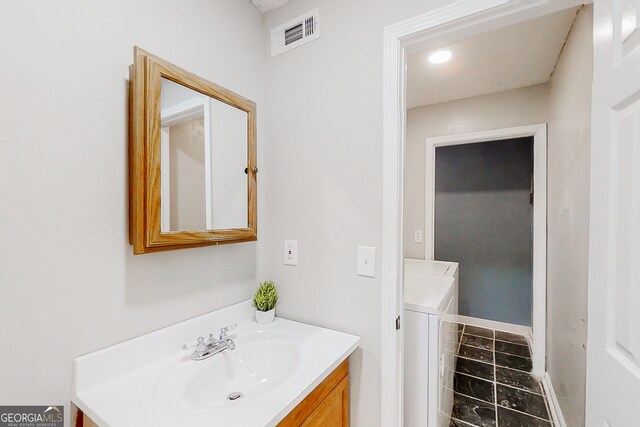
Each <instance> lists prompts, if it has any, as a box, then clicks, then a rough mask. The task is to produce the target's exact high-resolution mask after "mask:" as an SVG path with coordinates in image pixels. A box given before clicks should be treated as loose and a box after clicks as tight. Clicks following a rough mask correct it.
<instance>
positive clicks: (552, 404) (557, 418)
mask: <svg viewBox="0 0 640 427" xmlns="http://www.w3.org/2000/svg"><path fill="white" fill-rule="evenodd" d="M542 386H543V387H544V392H545V393H546V394H547V400H548V402H549V410H550V411H551V417H552V418H553V423H554V425H555V426H558V427H567V423H566V421H565V420H564V416H563V415H562V409H560V403H559V402H558V396H556V392H555V390H554V389H553V384H552V383H551V377H550V376H549V373H548V372H546V373H545V374H544V377H543V378H542Z"/></svg>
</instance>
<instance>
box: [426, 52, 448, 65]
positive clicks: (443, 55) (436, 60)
mask: <svg viewBox="0 0 640 427" xmlns="http://www.w3.org/2000/svg"><path fill="white" fill-rule="evenodd" d="M451 56H452V55H451V51H450V50H438V51H436V52H433V53H432V54H431V55H429V62H431V63H432V64H444V63H445V62H447V61H448V60H450V59H451Z"/></svg>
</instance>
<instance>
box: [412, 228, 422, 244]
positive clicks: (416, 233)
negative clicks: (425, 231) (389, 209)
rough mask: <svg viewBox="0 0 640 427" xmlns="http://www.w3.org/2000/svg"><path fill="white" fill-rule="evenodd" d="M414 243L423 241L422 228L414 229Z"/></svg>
mask: <svg viewBox="0 0 640 427" xmlns="http://www.w3.org/2000/svg"><path fill="white" fill-rule="evenodd" d="M413 243H422V230H413Z"/></svg>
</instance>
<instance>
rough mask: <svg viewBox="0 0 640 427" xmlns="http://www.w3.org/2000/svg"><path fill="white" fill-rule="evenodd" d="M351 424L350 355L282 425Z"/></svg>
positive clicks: (338, 426)
mask: <svg viewBox="0 0 640 427" xmlns="http://www.w3.org/2000/svg"><path fill="white" fill-rule="evenodd" d="M348 425H349V359H347V360H345V361H344V362H342V363H341V364H340V366H338V367H337V368H336V369H335V370H334V371H333V372H332V373H331V374H329V376H328V377H327V378H326V379H325V380H324V381H323V382H322V383H320V385H319V386H317V387H316V388H315V389H314V390H313V391H312V392H311V393H309V395H308V396H307V397H305V399H304V400H303V401H302V402H300V403H299V404H298V406H296V407H295V408H294V409H293V411H291V412H290V413H289V415H287V416H286V417H285V419H283V420H282V421H281V422H280V424H278V427H320V426H322V427H346V426H348Z"/></svg>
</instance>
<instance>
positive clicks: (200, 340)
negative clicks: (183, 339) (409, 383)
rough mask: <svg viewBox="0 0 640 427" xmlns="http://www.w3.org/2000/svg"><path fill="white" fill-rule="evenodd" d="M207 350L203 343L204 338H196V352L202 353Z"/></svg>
mask: <svg viewBox="0 0 640 427" xmlns="http://www.w3.org/2000/svg"><path fill="white" fill-rule="evenodd" d="M206 349H207V344H205V342H204V337H198V344H197V345H196V351H198V352H200V353H202V352H204V351H205V350H206Z"/></svg>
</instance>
